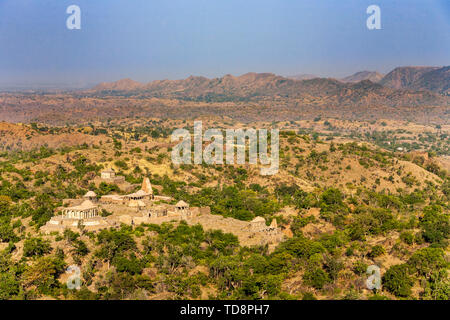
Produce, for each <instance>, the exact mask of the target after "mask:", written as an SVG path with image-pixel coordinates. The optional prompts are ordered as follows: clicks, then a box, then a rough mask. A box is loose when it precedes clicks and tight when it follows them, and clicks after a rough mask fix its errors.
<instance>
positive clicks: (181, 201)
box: [175, 200, 189, 207]
mask: <svg viewBox="0 0 450 320" xmlns="http://www.w3.org/2000/svg"><path fill="white" fill-rule="evenodd" d="M175 206H176V207H189V205H188V204H187V203H186V202H184V201H183V200H180V201H178V203H177V204H176V205H175Z"/></svg>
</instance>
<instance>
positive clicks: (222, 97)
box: [85, 67, 450, 106]
mask: <svg viewBox="0 0 450 320" xmlns="http://www.w3.org/2000/svg"><path fill="white" fill-rule="evenodd" d="M449 69H450V67H442V68H438V67H400V68H396V69H394V70H393V71H391V72H389V73H388V74H387V75H386V76H384V77H383V76H382V75H381V74H380V73H378V72H370V71H362V72H358V73H356V74H354V75H352V76H349V77H346V78H344V79H341V80H337V79H333V78H312V79H306V80H296V79H293V78H286V77H282V76H278V75H275V74H272V73H246V74H244V75H241V76H237V77H236V76H232V75H229V74H228V75H225V76H223V77H220V78H213V79H208V78H206V77H199V76H190V77H188V78H186V79H183V80H157V81H152V82H149V83H140V82H137V81H134V80H131V79H123V80H119V81H116V82H111V83H100V84H99V85H97V86H95V87H94V88H92V89H91V90H88V91H87V92H85V93H87V94H90V95H95V96H98V95H115V96H140V97H146V98H148V97H155V98H169V99H181V100H187V101H206V102H221V101H249V100H252V101H254V100H261V99H263V100H267V99H271V100H273V99H283V98H285V99H300V100H301V101H302V102H304V101H311V100H318V99H319V100H320V102H321V103H331V104H347V105H350V104H351V105H360V104H363V105H369V104H378V105H387V106H396V105H412V106H414V105H448V98H446V97H445V95H448V94H449V86H450V71H449Z"/></svg>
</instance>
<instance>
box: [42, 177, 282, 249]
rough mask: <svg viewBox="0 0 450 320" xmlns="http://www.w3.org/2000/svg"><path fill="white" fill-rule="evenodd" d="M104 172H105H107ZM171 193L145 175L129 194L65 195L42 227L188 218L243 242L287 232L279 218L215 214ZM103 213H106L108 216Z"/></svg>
mask: <svg viewBox="0 0 450 320" xmlns="http://www.w3.org/2000/svg"><path fill="white" fill-rule="evenodd" d="M103 173H104V174H103ZM102 177H104V178H107V179H114V178H115V175H114V174H113V172H110V171H105V172H102ZM173 201H174V199H173V198H172V197H167V196H155V195H154V193H153V188H152V185H151V183H150V180H149V179H148V178H144V179H143V182H142V184H141V186H140V189H139V190H138V191H136V192H132V193H129V194H125V195H116V194H111V195H104V196H101V197H100V199H99V198H98V196H97V194H96V193H95V192H93V191H88V192H87V193H86V194H85V195H84V196H83V197H82V199H65V200H64V201H63V204H64V206H63V207H60V208H58V209H57V210H58V214H57V215H55V216H54V217H52V218H51V220H50V221H48V222H47V224H46V225H44V226H42V227H41V231H42V232H44V233H47V234H48V233H51V232H59V233H62V232H64V230H65V229H70V230H72V231H76V232H78V231H81V230H86V231H93V232H95V231H99V230H102V229H105V228H112V227H120V225H121V224H128V225H140V224H142V223H144V224H161V223H164V222H176V221H182V220H184V221H186V222H187V223H188V224H201V225H202V226H203V227H204V228H205V229H207V230H208V229H211V230H217V229H220V230H222V231H224V232H229V233H233V234H235V235H236V236H237V237H238V239H239V241H240V242H241V244H242V245H265V244H269V245H274V244H276V243H278V242H280V241H281V240H282V239H283V237H284V235H283V233H282V232H281V230H280V229H279V228H278V227H277V223H276V220H275V219H274V220H272V223H271V224H270V225H269V226H267V225H266V220H265V219H264V218H263V217H256V218H255V219H253V220H252V221H250V222H246V221H241V220H237V219H233V218H224V217H222V216H220V215H213V214H211V212H210V208H209V207H201V208H200V207H191V206H190V205H189V204H188V203H187V202H185V201H183V200H180V201H178V202H177V203H176V204H175V205H173V204H170V203H171V202H172V203H173ZM100 213H105V214H104V216H102V215H100Z"/></svg>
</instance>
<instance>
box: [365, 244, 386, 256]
mask: <svg viewBox="0 0 450 320" xmlns="http://www.w3.org/2000/svg"><path fill="white" fill-rule="evenodd" d="M385 253H386V250H384V248H383V247H382V246H380V245H376V246H373V247H372V250H370V252H369V254H368V256H369V257H370V258H376V257H379V256H382V255H383V254H385Z"/></svg>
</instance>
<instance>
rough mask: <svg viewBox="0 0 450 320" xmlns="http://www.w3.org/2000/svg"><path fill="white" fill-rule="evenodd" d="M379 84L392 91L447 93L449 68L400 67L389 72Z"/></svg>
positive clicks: (449, 83) (449, 80) (449, 82)
mask: <svg viewBox="0 0 450 320" xmlns="http://www.w3.org/2000/svg"><path fill="white" fill-rule="evenodd" d="M380 84H382V85H383V86H387V87H390V88H394V89H413V90H431V91H435V92H440V93H448V92H449V87H450V67H449V66H447V67H442V68H440V67H400V68H395V69H394V70H392V71H391V72H389V73H388V74H387V75H386V76H385V77H384V78H383V79H382V80H381V81H380Z"/></svg>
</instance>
